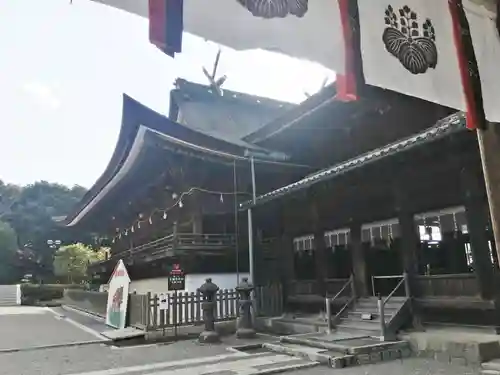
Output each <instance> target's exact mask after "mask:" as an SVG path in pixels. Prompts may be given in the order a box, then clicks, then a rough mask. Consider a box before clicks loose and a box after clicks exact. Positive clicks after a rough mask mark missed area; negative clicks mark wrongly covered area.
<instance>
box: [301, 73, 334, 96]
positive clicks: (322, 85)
mask: <svg viewBox="0 0 500 375" xmlns="http://www.w3.org/2000/svg"><path fill="white" fill-rule="evenodd" d="M327 84H328V76H326V77H325V78H324V79H323V82H321V86H320V88H319V90H318V91H316V92H320V91H321V90H323V89H324V88H325V87H326V85H327ZM304 95H305V96H306V97H308V98H310V97H311V96H312V95H313V94H309V93H308V92H307V91H304Z"/></svg>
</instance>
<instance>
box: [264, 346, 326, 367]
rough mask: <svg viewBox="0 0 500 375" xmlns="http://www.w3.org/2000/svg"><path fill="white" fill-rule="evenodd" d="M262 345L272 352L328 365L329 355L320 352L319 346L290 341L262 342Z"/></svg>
mask: <svg viewBox="0 0 500 375" xmlns="http://www.w3.org/2000/svg"><path fill="white" fill-rule="evenodd" d="M262 347H263V348H265V349H267V350H270V351H272V352H274V353H280V354H287V355H291V356H293V357H300V358H303V359H307V360H309V361H313V362H319V363H321V364H323V365H327V366H328V365H329V364H330V360H331V356H330V355H328V354H324V353H322V352H323V351H324V350H323V349H319V348H311V347H308V346H303V345H296V344H290V343H281V342H280V343H264V344H262Z"/></svg>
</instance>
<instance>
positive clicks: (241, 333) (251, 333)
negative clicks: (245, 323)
mask: <svg viewBox="0 0 500 375" xmlns="http://www.w3.org/2000/svg"><path fill="white" fill-rule="evenodd" d="M256 336H257V333H256V332H255V329H253V328H238V330H237V331H236V337H237V338H239V339H253V338H255V337H256Z"/></svg>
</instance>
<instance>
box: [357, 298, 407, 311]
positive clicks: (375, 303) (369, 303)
mask: <svg viewBox="0 0 500 375" xmlns="http://www.w3.org/2000/svg"><path fill="white" fill-rule="evenodd" d="M403 304H404V301H389V302H387V303H386V304H385V305H384V307H385V308H391V307H392V308H395V307H397V308H399V307H401V306H403ZM355 306H366V307H373V308H375V309H378V301H367V300H362V299H360V300H357V301H356V303H355Z"/></svg>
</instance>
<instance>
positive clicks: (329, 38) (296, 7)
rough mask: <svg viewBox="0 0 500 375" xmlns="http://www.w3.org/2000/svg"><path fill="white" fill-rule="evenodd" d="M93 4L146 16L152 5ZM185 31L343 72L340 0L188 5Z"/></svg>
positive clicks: (217, 0)
mask: <svg viewBox="0 0 500 375" xmlns="http://www.w3.org/2000/svg"><path fill="white" fill-rule="evenodd" d="M93 1H96V2H99V3H102V4H106V5H109V6H113V7H116V8H119V9H122V10H125V11H127V12H131V13H135V14H138V15H140V16H143V17H148V9H149V6H148V0H93ZM242 3H244V5H242ZM184 31H186V32H188V33H191V34H195V35H198V36H200V37H202V38H205V39H208V40H211V41H214V42H216V43H220V44H222V45H225V46H228V47H231V48H234V49H236V50H247V49H258V48H260V49H265V50H270V51H275V52H281V53H283V54H285V55H289V56H293V57H297V58H302V59H305V60H309V61H315V62H319V63H320V64H322V65H323V66H325V67H327V68H329V69H332V70H334V71H335V72H337V73H338V74H344V73H345V53H344V49H345V48H344V39H343V32H342V23H341V18H340V10H339V4H338V0H273V1H268V0H266V1H262V0H246V1H240V0H184Z"/></svg>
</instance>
